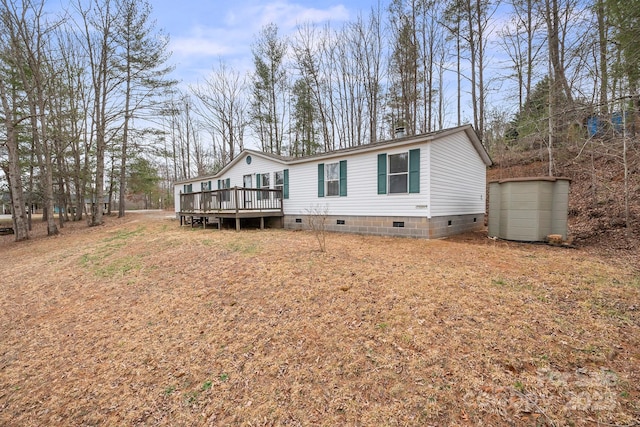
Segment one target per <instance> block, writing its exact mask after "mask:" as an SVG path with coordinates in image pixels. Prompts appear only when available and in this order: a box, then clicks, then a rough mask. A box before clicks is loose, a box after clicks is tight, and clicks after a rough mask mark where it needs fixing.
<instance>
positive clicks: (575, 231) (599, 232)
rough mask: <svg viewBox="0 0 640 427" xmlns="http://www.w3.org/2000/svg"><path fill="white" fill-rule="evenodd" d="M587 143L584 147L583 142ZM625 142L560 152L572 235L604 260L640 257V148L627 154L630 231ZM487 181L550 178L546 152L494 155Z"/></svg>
mask: <svg viewBox="0 0 640 427" xmlns="http://www.w3.org/2000/svg"><path fill="white" fill-rule="evenodd" d="M582 144H584V142H583V143H582ZM621 148H622V144H621V141H620V140H608V141H604V140H591V141H589V142H587V143H586V145H580V143H573V144H567V145H566V146H564V147H562V148H560V149H558V150H557V151H556V153H555V157H556V171H555V175H556V176H565V177H568V178H571V180H572V181H571V190H570V200H569V235H570V239H573V242H574V244H575V245H577V246H580V247H583V248H585V249H588V250H590V251H595V252H598V253H600V254H604V255H611V256H621V257H630V259H632V260H633V259H635V260H636V263H637V261H638V259H640V258H639V255H640V173H639V169H640V144H639V143H638V141H637V140H636V141H635V142H631V143H630V144H629V149H628V153H627V165H628V188H629V219H630V221H629V227H628V229H627V227H625V203H624V194H625V190H624V183H625V179H624V166H623V159H622V154H621V153H622V149H621ZM492 158H493V161H494V165H493V166H492V167H491V168H490V169H489V171H488V180H489V181H492V180H497V179H505V178H516V177H525V176H546V175H548V167H549V166H548V154H547V151H546V148H544V149H529V150H523V151H516V150H504V151H503V152H500V153H494V154H493V156H492Z"/></svg>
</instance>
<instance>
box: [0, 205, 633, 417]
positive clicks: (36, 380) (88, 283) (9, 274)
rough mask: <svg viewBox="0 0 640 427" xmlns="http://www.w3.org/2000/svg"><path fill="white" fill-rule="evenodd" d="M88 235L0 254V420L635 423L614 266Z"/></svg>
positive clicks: (629, 316)
mask: <svg viewBox="0 0 640 427" xmlns="http://www.w3.org/2000/svg"><path fill="white" fill-rule="evenodd" d="M107 221H108V222H107V224H106V225H105V226H103V227H98V228H92V229H86V228H85V227H84V224H79V225H77V226H75V227H69V226H68V227H66V228H65V229H64V230H63V231H62V235H61V236H59V237H54V238H49V239H34V240H32V241H29V242H26V243H20V244H16V243H12V242H11V241H10V240H9V239H10V238H11V237H9V236H7V239H6V240H2V241H1V242H2V243H0V244H2V246H1V247H0V256H1V259H2V267H1V268H0V274H1V277H2V283H1V285H0V307H1V310H0V336H1V337H2V339H1V340H0V425H5V426H44V425H166V426H169V425H171V426H177V425H185V426H187V425H188V426H191V425H246V426H258V425H332V426H333V425H353V426H356V425H363V426H364V425H366V426H373V425H388V426H393V425H402V426H405V425H470V424H473V425H490V426H495V425H527V426H529V425H554V426H562V425H578V426H582V425H594V426H595V425H634V424H637V423H638V422H639V419H640V277H639V276H638V273H637V271H634V270H633V266H625V265H614V264H611V263H610V261H607V260H603V259H600V258H597V257H596V256H595V255H592V254H589V253H586V252H583V251H581V250H570V249H561V248H552V247H546V246H531V245H521V244H513V243H504V242H494V241H492V240H488V239H484V238H483V237H482V236H473V235H472V236H470V235H467V236H464V237H462V238H457V239H450V240H437V241H427V240H409V239H394V238H379V237H363V236H354V235H340V234H329V235H328V236H327V242H326V244H327V252H326V253H320V252H319V251H318V250H317V249H318V245H317V242H316V240H315V237H314V236H313V235H312V234H311V233H307V232H291V231H283V230H268V231H242V232H240V233H236V232H233V231H214V230H205V231H203V230H198V229H195V230H191V229H188V228H182V229H181V228H179V227H178V225H177V223H176V222H175V221H169V220H166V219H157V218H156V219H154V218H147V217H142V216H139V215H129V216H128V217H127V218H125V219H120V220H116V219H113V218H108V219H107Z"/></svg>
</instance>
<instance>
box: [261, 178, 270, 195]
mask: <svg viewBox="0 0 640 427" xmlns="http://www.w3.org/2000/svg"><path fill="white" fill-rule="evenodd" d="M260 188H265V189H269V188H271V174H270V173H263V174H262V175H260ZM261 193H262V195H261V199H263V200H266V199H269V192H268V191H262V192H261Z"/></svg>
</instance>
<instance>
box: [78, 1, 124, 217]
mask: <svg viewBox="0 0 640 427" xmlns="http://www.w3.org/2000/svg"><path fill="white" fill-rule="evenodd" d="M77 9H78V11H79V13H80V16H81V19H82V21H81V24H80V25H81V28H80V30H81V31H82V33H81V34H80V37H82V39H83V45H84V48H85V54H86V55H87V58H88V61H89V70H88V72H89V74H90V76H91V77H90V79H91V91H92V97H93V99H92V102H93V105H92V106H91V107H92V121H91V130H92V132H91V138H92V140H93V141H95V178H94V180H93V186H94V188H93V191H92V205H91V206H92V209H91V215H90V218H89V224H90V225H93V226H95V225H100V224H102V215H103V210H104V209H103V202H104V177H105V152H106V150H107V144H108V142H109V141H108V138H109V135H108V131H109V125H110V124H111V123H112V121H113V119H114V117H113V116H112V115H111V112H112V110H111V108H113V103H114V101H115V100H114V99H113V98H114V97H115V94H116V89H117V83H118V82H117V81H116V78H115V76H114V75H113V73H112V72H111V68H110V66H111V65H112V64H113V61H114V52H115V47H114V40H113V32H114V29H115V22H116V18H117V15H116V10H114V9H115V6H114V0H105V1H103V2H99V1H98V0H95V1H94V2H93V3H91V4H90V5H88V6H87V7H86V8H85V6H84V5H83V3H82V2H80V1H79V2H78V3H77Z"/></svg>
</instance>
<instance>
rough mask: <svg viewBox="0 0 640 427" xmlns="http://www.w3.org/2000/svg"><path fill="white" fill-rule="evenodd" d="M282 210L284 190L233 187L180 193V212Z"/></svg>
mask: <svg viewBox="0 0 640 427" xmlns="http://www.w3.org/2000/svg"><path fill="white" fill-rule="evenodd" d="M267 210H268V211H274V210H280V211H282V190H272V189H266V188H265V189H261V188H244V187H233V188H227V189H222V190H202V191H197V192H193V193H181V194H180V212H183V213H233V212H236V213H237V212H241V211H242V212H244V211H267Z"/></svg>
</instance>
